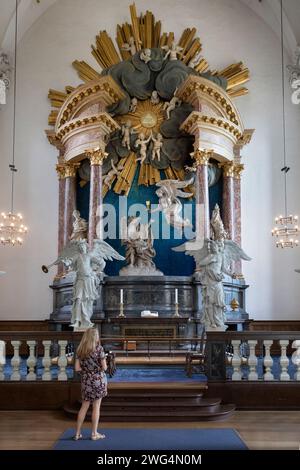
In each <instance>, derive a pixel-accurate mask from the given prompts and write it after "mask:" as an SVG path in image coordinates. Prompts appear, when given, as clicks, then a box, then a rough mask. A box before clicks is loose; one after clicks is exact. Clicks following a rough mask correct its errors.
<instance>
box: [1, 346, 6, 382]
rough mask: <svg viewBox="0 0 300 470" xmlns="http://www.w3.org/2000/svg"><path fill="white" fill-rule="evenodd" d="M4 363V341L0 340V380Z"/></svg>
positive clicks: (2, 378) (2, 375)
mask: <svg viewBox="0 0 300 470" xmlns="http://www.w3.org/2000/svg"><path fill="white" fill-rule="evenodd" d="M5 364H6V354H5V341H1V340H0V380H4V379H5V377H4V372H3V370H4V366H5Z"/></svg>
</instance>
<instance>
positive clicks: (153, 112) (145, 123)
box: [115, 100, 164, 137]
mask: <svg viewBox="0 0 300 470" xmlns="http://www.w3.org/2000/svg"><path fill="white" fill-rule="evenodd" d="M115 119H116V121H117V122H118V123H119V124H125V123H128V122H130V125H131V127H133V128H134V129H135V131H136V132H137V133H138V134H139V133H143V134H144V136H145V137H148V136H149V135H150V134H151V132H152V133H153V134H157V133H158V132H159V129H160V125H161V123H162V122H163V120H164V112H163V103H159V104H152V103H151V101H150V100H146V101H138V102H137V106H136V110H135V111H134V112H130V113H128V114H124V115H122V116H116V117H115Z"/></svg>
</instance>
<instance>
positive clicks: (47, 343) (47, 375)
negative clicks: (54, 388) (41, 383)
mask: <svg viewBox="0 0 300 470" xmlns="http://www.w3.org/2000/svg"><path fill="white" fill-rule="evenodd" d="M43 346H44V357H43V359H42V364H43V366H44V372H43V375H42V380H51V369H50V367H51V357H50V348H51V340H44V341H43Z"/></svg>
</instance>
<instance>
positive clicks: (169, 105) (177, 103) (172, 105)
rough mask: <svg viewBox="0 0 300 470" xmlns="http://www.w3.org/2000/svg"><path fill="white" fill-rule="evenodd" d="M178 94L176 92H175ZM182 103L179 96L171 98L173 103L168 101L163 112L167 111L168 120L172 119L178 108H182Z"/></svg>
mask: <svg viewBox="0 0 300 470" xmlns="http://www.w3.org/2000/svg"><path fill="white" fill-rule="evenodd" d="M175 93H176V91H175ZM181 103H182V101H181V100H180V99H179V98H177V96H175V94H174V96H173V98H171V101H166V102H165V103H164V105H163V110H164V111H166V115H167V119H170V114H171V111H174V109H175V108H176V107H178V106H180V105H181Z"/></svg>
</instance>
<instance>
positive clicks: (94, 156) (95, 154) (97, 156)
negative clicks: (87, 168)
mask: <svg viewBox="0 0 300 470" xmlns="http://www.w3.org/2000/svg"><path fill="white" fill-rule="evenodd" d="M107 155H108V153H106V152H104V151H103V150H102V149H97V150H92V151H90V152H86V156H87V157H88V158H89V159H90V163H91V165H102V164H103V160H104V159H105V158H106V157H107Z"/></svg>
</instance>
